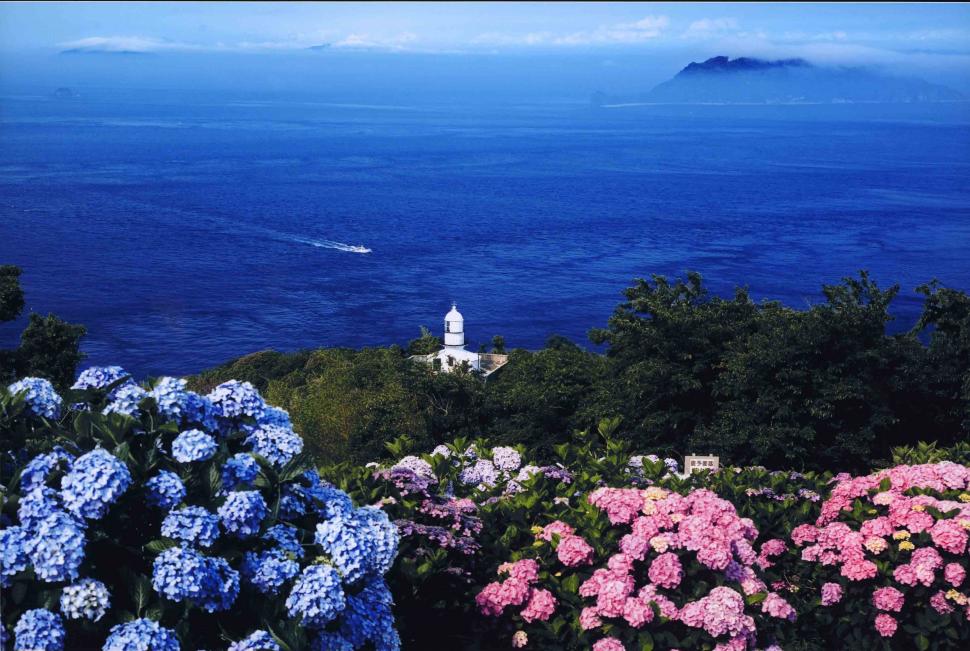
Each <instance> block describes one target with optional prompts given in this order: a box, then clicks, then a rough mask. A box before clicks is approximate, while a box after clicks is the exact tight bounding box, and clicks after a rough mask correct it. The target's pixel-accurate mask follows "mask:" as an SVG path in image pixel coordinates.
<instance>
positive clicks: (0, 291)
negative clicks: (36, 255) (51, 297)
mask: <svg viewBox="0 0 970 651" xmlns="http://www.w3.org/2000/svg"><path fill="white" fill-rule="evenodd" d="M23 309H24V290H23V289H22V288H21V287H20V267H15V266H14V265H12V264H5V265H0V322H3V321H13V320H14V319H16V318H17V317H18V316H20V313H21V312H23Z"/></svg>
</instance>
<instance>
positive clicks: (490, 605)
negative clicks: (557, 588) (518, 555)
mask: <svg viewBox="0 0 970 651" xmlns="http://www.w3.org/2000/svg"><path fill="white" fill-rule="evenodd" d="M498 571H499V575H500V576H501V575H502V574H506V575H507V576H506V578H505V580H503V581H501V582H499V581H493V582H492V583H489V584H488V585H487V586H485V588H484V589H483V590H482V591H481V592H479V593H478V596H476V597H475V603H476V604H478V607H479V609H480V610H481V612H482V614H484V615H492V616H498V615H501V614H502V612H503V611H504V610H505V609H506V608H507V607H508V606H522V607H523V608H522V610H521V611H519V616H520V617H522V619H523V620H524V621H526V622H535V621H540V622H544V621H546V620H548V619H549V618H550V617H552V614H553V613H554V612H555V610H556V605H557V604H558V601H557V600H556V598H555V597H554V596H553V594H552V593H551V592H549V591H548V590H544V589H542V588H537V587H534V585H535V584H536V583H537V582H538V580H539V564H538V563H536V561H534V560H532V559H524V560H520V561H516V562H514V563H504V564H503V565H501V566H499V569H498Z"/></svg>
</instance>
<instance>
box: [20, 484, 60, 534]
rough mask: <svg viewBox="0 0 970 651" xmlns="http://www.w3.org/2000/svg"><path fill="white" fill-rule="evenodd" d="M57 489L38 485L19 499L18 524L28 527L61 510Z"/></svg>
mask: <svg viewBox="0 0 970 651" xmlns="http://www.w3.org/2000/svg"><path fill="white" fill-rule="evenodd" d="M63 510H64V509H63V507H62V505H61V502H60V499H59V498H58V494H57V491H55V490H54V489H53V488H47V487H46V486H40V487H39V488H35V489H34V490H32V491H30V492H29V493H27V494H26V495H24V496H23V497H22V498H21V499H20V505H19V506H18V507H17V518H19V519H20V524H22V525H23V526H25V527H27V528H30V527H34V526H36V524H37V523H38V522H40V521H41V520H43V519H44V518H46V517H47V516H49V515H52V514H54V513H57V512H59V511H63Z"/></svg>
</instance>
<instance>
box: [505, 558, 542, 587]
mask: <svg viewBox="0 0 970 651" xmlns="http://www.w3.org/2000/svg"><path fill="white" fill-rule="evenodd" d="M498 571H499V574H501V573H503V572H508V575H509V576H510V577H512V578H514V579H518V580H520V581H525V582H526V583H528V584H529V585H531V584H533V583H535V582H536V581H538V580H539V564H538V563H537V562H535V561H534V560H532V559H531V558H524V559H522V560H520V561H516V562H514V563H502V564H501V565H499V567H498Z"/></svg>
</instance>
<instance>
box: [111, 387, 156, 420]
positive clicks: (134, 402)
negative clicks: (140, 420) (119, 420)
mask: <svg viewBox="0 0 970 651" xmlns="http://www.w3.org/2000/svg"><path fill="white" fill-rule="evenodd" d="M147 397H148V392H147V391H145V390H144V389H142V388H141V387H140V386H138V385H137V384H134V383H132V384H124V385H122V386H120V387H118V389H117V390H116V391H115V392H114V397H113V399H112V400H111V402H110V403H109V404H108V406H107V407H105V408H104V411H102V412H101V413H103V414H124V415H125V416H137V415H138V404H139V403H140V402H141V401H142V400H144V399H145V398H147Z"/></svg>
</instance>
